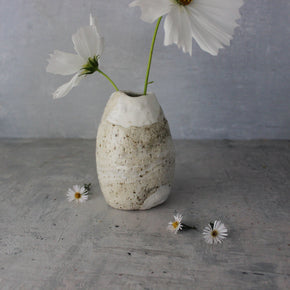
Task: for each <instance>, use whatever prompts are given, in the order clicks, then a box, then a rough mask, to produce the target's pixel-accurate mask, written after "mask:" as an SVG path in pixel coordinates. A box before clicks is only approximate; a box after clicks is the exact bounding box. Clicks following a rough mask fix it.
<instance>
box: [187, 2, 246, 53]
mask: <svg viewBox="0 0 290 290" xmlns="http://www.w3.org/2000/svg"><path fill="white" fill-rule="evenodd" d="M242 3H243V1H242V0H237V1H231V0H220V1H217V0H195V1H194V2H192V3H191V5H189V6H188V7H187V9H188V11H189V13H190V14H191V17H190V20H191V28H192V37H193V38H194V39H195V40H196V42H197V43H198V45H199V46H200V48H201V49H202V50H204V51H206V52H208V53H210V54H212V55H217V54H218V50H219V49H220V48H222V47H224V46H225V45H229V44H230V40H231V39H232V35H233V32H234V29H235V27H237V26H238V24H237V23H236V19H238V18H239V17H240V13H239V8H240V6H241V5H242Z"/></svg>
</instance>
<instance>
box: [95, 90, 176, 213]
mask: <svg viewBox="0 0 290 290" xmlns="http://www.w3.org/2000/svg"><path fill="white" fill-rule="evenodd" d="M96 162H97V173H98V179H99V184H100V187H101V190H102V193H103V195H104V197H105V200H106V202H107V203H108V204H109V205H110V206H112V207H114V208H117V209H123V210H145V209H150V208H152V207H154V206H157V205H159V204H161V203H163V202H164V201H165V200H166V199H167V198H168V196H169V193H170V189H171V186H172V182H173V178H174V165H175V152H174V145H173V142H172V137H171V134H170V129H169V126H168V122H167V120H166V118H165V116H164V114H163V111H162V109H161V107H160V105H159V103H158V101H157V99H156V97H155V95H154V94H148V95H146V96H142V95H141V96H140V95H139V96H137V95H134V94H130V93H125V92H115V93H113V94H112V95H111V97H110V99H109V101H108V103H107V105H106V107H105V110H104V113H103V117H102V120H101V123H100V125H99V128H98V134H97V142H96Z"/></svg>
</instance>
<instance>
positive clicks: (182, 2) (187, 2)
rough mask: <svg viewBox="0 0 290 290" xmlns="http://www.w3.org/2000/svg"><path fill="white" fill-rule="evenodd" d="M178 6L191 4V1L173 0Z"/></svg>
mask: <svg viewBox="0 0 290 290" xmlns="http://www.w3.org/2000/svg"><path fill="white" fill-rule="evenodd" d="M175 1H176V2H177V3H178V4H179V5H182V6H186V5H189V4H190V3H191V1H192V0H175Z"/></svg>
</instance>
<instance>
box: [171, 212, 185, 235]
mask: <svg viewBox="0 0 290 290" xmlns="http://www.w3.org/2000/svg"><path fill="white" fill-rule="evenodd" d="M182 218H183V216H182V215H181V214H177V215H175V216H174V221H173V222H169V223H168V226H167V229H168V230H169V231H171V232H174V233H175V234H177V232H178V231H179V230H182V226H183V225H182V224H181V221H182Z"/></svg>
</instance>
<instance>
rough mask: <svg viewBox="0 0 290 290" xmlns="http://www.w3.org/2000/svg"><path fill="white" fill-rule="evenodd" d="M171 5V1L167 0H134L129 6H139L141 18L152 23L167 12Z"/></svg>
mask: <svg viewBox="0 0 290 290" xmlns="http://www.w3.org/2000/svg"><path fill="white" fill-rule="evenodd" d="M171 5H172V3H171V1H169V0H134V1H133V2H131V3H130V5H129V6H130V7H135V6H140V8H141V19H142V20H143V21H145V22H149V23H153V22H154V21H155V20H156V19H158V18H159V17H160V16H163V15H165V14H167V13H168V12H169V11H170V7H171Z"/></svg>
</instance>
